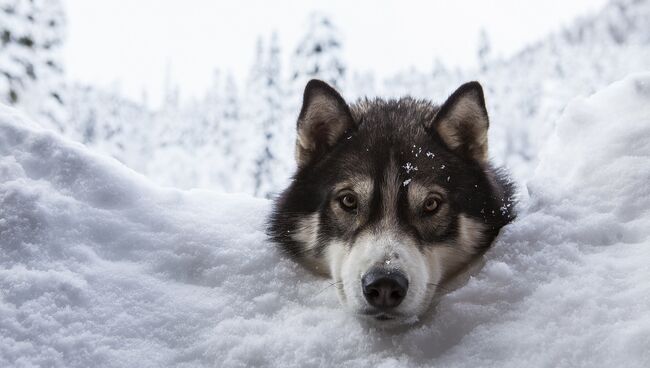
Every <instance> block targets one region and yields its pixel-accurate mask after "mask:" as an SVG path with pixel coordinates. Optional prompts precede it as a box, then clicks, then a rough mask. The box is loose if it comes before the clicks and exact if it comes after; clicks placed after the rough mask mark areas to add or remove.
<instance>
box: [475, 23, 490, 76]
mask: <svg viewBox="0 0 650 368" xmlns="http://www.w3.org/2000/svg"><path fill="white" fill-rule="evenodd" d="M476 54H477V57H478V65H479V69H480V70H481V72H485V70H486V69H487V68H488V64H489V63H490V59H491V57H492V44H491V42H490V37H489V36H488V33H487V31H486V30H485V28H483V29H481V32H480V33H479V36H478V48H477V52H476Z"/></svg>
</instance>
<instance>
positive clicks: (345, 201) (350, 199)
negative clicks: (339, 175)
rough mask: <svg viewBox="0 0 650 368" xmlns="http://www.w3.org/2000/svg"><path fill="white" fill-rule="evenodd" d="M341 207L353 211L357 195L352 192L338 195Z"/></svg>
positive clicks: (355, 207) (355, 206)
mask: <svg viewBox="0 0 650 368" xmlns="http://www.w3.org/2000/svg"><path fill="white" fill-rule="evenodd" d="M339 203H340V204H341V207H342V208H343V209H344V210H346V211H354V210H355V209H357V197H356V196H355V195H354V194H352V193H346V194H344V195H342V196H340V197H339Z"/></svg>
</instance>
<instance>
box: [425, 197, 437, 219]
mask: <svg viewBox="0 0 650 368" xmlns="http://www.w3.org/2000/svg"><path fill="white" fill-rule="evenodd" d="M438 206H440V200H439V199H438V198H436V197H429V198H427V199H426V200H425V201H424V205H423V206H422V211H423V212H424V214H425V215H428V214H432V213H434V212H436V210H437V209H438Z"/></svg>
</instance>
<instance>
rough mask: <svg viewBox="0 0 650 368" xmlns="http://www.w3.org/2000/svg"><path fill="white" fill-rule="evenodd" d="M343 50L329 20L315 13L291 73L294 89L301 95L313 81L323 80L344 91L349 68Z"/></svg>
mask: <svg viewBox="0 0 650 368" xmlns="http://www.w3.org/2000/svg"><path fill="white" fill-rule="evenodd" d="M341 49H342V43H341V37H340V35H339V32H338V30H337V29H336V27H335V26H334V24H333V23H332V21H331V20H330V18H329V17H327V16H326V15H324V14H321V13H312V14H311V16H310V17H309V22H308V24H307V31H306V32H305V35H304V36H303V37H302V39H301V40H300V42H299V43H298V47H297V48H296V51H295V53H294V57H293V71H292V73H291V80H292V82H293V83H292V85H293V88H294V89H296V90H297V91H300V92H301V91H302V88H304V86H305V84H306V83H307V82H308V81H309V80H310V79H313V78H318V79H322V80H324V81H325V82H327V83H329V84H330V85H332V86H333V87H335V88H337V89H341V88H343V87H344V83H345V77H346V67H345V64H344V63H343V59H342V56H341ZM294 92H295V91H294Z"/></svg>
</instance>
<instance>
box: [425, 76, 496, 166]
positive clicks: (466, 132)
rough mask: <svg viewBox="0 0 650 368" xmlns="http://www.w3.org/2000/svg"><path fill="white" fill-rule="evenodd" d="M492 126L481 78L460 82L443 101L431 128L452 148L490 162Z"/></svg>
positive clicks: (470, 157)
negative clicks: (489, 143)
mask: <svg viewBox="0 0 650 368" xmlns="http://www.w3.org/2000/svg"><path fill="white" fill-rule="evenodd" d="M488 126H489V120H488V114H487V109H486V108H485V99H484V97H483V88H482V87H481V84H479V83H478V82H469V83H465V84H463V85H462V86H460V87H459V88H458V89H457V90H456V91H455V92H454V93H452V94H451V96H449V98H448V99H447V101H445V103H444V104H442V106H441V107H440V110H438V113H437V114H436V116H435V118H434V121H433V125H432V127H431V128H432V130H433V131H435V132H436V133H437V134H438V136H440V138H441V139H442V141H443V142H444V143H445V144H446V145H447V147H449V148H450V149H451V150H452V151H454V152H456V153H458V154H459V155H461V156H463V157H466V158H469V159H473V160H476V161H478V162H486V161H487V159H488V154H487V151H488V143H487V131H488Z"/></svg>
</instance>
